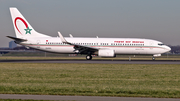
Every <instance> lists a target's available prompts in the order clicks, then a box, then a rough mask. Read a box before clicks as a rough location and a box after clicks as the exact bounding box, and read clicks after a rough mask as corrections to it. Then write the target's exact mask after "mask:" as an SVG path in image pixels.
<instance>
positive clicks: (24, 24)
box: [10, 7, 49, 38]
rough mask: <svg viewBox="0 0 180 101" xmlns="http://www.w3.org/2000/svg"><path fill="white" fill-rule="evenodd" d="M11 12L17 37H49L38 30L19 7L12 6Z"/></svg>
mask: <svg viewBox="0 0 180 101" xmlns="http://www.w3.org/2000/svg"><path fill="white" fill-rule="evenodd" d="M10 13H11V17H12V21H13V25H14V29H15V33H16V37H17V38H28V37H49V36H47V35H44V34H41V33H38V32H36V31H35V30H34V29H33V28H32V26H31V25H30V24H29V23H28V21H27V20H26V19H25V18H24V17H23V15H22V14H21V13H20V12H19V10H18V9H17V8H13V7H12V8H10Z"/></svg>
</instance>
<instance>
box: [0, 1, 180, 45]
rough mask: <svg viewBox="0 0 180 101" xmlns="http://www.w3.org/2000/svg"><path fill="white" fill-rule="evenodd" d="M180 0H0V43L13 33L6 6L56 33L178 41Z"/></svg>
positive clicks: (35, 25) (46, 31)
mask: <svg viewBox="0 0 180 101" xmlns="http://www.w3.org/2000/svg"><path fill="white" fill-rule="evenodd" d="M179 5H180V0H0V13H1V14H0V47H8V44H9V42H10V41H12V40H11V39H9V38H7V37H6V36H15V32H14V28H13V23H12V19H11V15H10V11H9V7H16V8H17V9H18V10H19V11H20V12H21V13H22V14H23V16H24V17H25V18H26V20H27V21H28V22H29V23H30V24H31V26H32V27H33V28H34V29H35V30H36V31H37V32H40V33H43V34H46V35H49V36H53V37H57V36H58V34H57V32H58V31H60V32H61V33H62V35H63V36H65V37H68V36H69V34H72V35H73V36H74V37H96V36H99V37H106V38H146V39H154V40H158V41H161V42H163V43H164V44H167V45H180V40H179V39H180V6H179Z"/></svg>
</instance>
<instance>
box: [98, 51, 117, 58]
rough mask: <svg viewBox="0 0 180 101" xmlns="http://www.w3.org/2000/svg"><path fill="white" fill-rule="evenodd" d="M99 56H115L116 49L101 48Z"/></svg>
mask: <svg viewBox="0 0 180 101" xmlns="http://www.w3.org/2000/svg"><path fill="white" fill-rule="evenodd" d="M98 56H100V57H115V53H114V50H111V49H100V50H99V51H98Z"/></svg>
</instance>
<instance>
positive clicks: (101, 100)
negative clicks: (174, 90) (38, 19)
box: [0, 94, 180, 101]
mask: <svg viewBox="0 0 180 101" xmlns="http://www.w3.org/2000/svg"><path fill="white" fill-rule="evenodd" d="M0 99H32V100H61V101H62V100H63V101H179V100H180V99H169V98H136V97H98V96H58V95H13V94H0Z"/></svg>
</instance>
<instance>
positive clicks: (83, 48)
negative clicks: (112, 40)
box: [58, 32, 99, 54]
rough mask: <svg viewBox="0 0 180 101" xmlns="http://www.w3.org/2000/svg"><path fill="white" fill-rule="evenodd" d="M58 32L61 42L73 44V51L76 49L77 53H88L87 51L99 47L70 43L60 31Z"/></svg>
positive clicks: (95, 49)
mask: <svg viewBox="0 0 180 101" xmlns="http://www.w3.org/2000/svg"><path fill="white" fill-rule="evenodd" d="M58 34H59V37H60V38H61V41H62V42H63V43H66V44H69V45H74V49H75V50H74V52H76V51H77V52H78V53H79V54H89V52H90V53H94V52H96V51H98V50H99V48H95V47H89V46H83V45H79V44H73V43H70V42H68V41H66V39H65V38H64V37H63V36H62V34H61V33H60V32H58Z"/></svg>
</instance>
